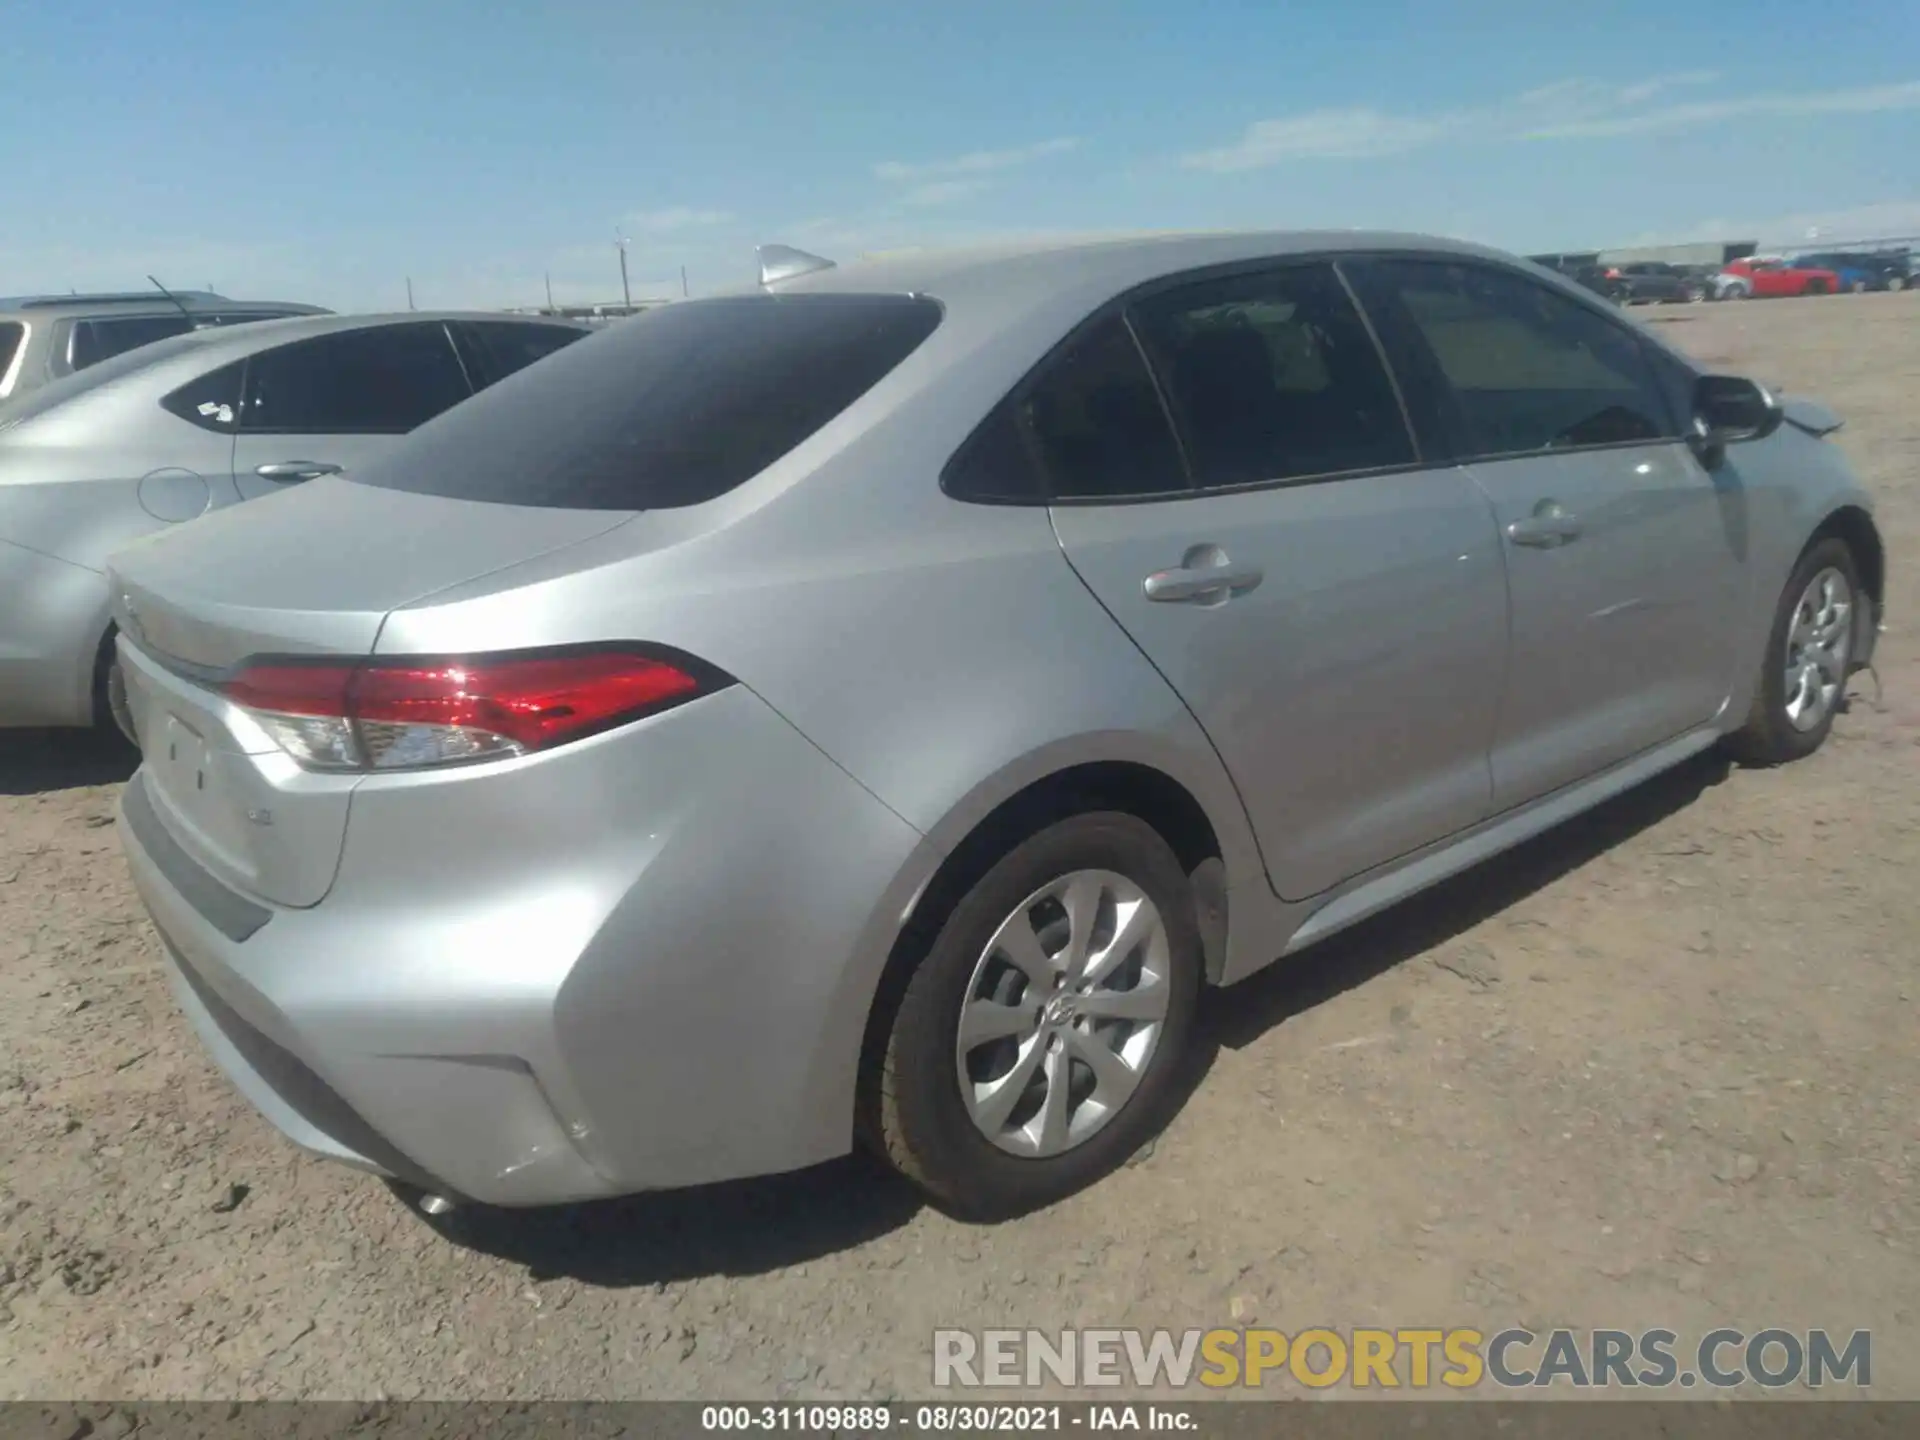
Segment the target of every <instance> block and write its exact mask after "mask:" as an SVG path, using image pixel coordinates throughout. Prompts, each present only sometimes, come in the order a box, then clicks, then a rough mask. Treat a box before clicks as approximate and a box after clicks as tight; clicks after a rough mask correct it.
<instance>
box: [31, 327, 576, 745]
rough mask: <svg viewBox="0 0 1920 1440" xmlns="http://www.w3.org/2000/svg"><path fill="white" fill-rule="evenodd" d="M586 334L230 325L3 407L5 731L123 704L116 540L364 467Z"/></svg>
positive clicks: (98, 713)
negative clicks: (113, 569) (111, 584)
mask: <svg viewBox="0 0 1920 1440" xmlns="http://www.w3.org/2000/svg"><path fill="white" fill-rule="evenodd" d="M587 333H588V332H587V330H586V329H585V328H584V327H582V326H578V325H573V324H570V323H568V322H566V321H553V320H548V321H529V320H516V319H512V318H509V317H505V316H499V315H452V314H448V315H433V314H418V313H413V312H409V313H406V314H402V315H375V316H366V315H360V316H336V315H316V316H309V317H304V318H297V319H288V320H263V321H259V322H257V323H252V324H247V325H244V326H234V325H219V326H215V327H212V328H208V329H202V330H195V331H192V332H190V333H188V334H185V335H178V336H175V337H174V338H172V339H169V340H160V341H157V342H155V343H153V344H151V345H144V346H141V347H140V348H138V349H132V350H128V351H125V352H124V353H122V354H120V355H117V356H115V357H113V358H112V359H108V360H103V361H101V362H99V363H98V364H95V365H92V366H89V367H88V368H86V369H84V370H81V371H79V372H78V373H75V374H71V375H68V376H66V377H65V378H63V379H59V380H55V381H53V382H52V383H51V384H48V385H43V386H41V387H40V388H39V389H38V390H36V391H35V392H34V393H33V394H31V395H28V396H24V397H21V398H20V399H17V400H15V401H13V402H12V403H11V404H9V405H8V406H7V407H5V408H0V727H4V726H18V725H48V726H68V725H79V726H84V725H92V724H96V723H99V722H101V721H103V720H105V719H106V718H107V717H108V716H109V715H110V714H112V713H113V711H114V709H115V701H116V695H117V688H116V686H117V681H116V678H115V673H114V670H113V667H112V664H111V657H112V653H113V652H112V644H111V624H110V621H109V618H108V600H109V598H110V597H109V596H108V594H107V581H106V576H105V573H104V572H105V566H106V558H107V556H108V554H109V553H110V552H111V551H113V550H115V549H117V548H118V547H120V546H122V545H125V544H127V543H129V542H131V541H133V540H137V539H139V538H140V537H141V536H144V535H147V534H150V533H152V532H153V531H155V530H160V529H164V528H166V527H168V526H170V525H178V524H180V523H182V522H183V521H188V520H192V519H194V518H195V517H196V516H199V515H202V514H204V513H206V512H207V511H209V510H214V509H218V508H220V507H222V506H225V505H232V504H236V503H238V502H240V501H242V500H251V499H254V498H256V497H258V496H261V495H270V494H273V493H274V492H276V491H279V490H284V489H286V488H288V487H289V486H293V485H297V484H299V483H300V482H301V481H304V480H308V479H312V478H313V477H315V476H319V475H332V474H337V473H339V472H340V471H342V470H345V469H350V468H352V467H354V466H358V465H361V464H364V463H365V462H366V461H368V460H371V459H373V458H374V457H375V456H377V455H379V454H380V453H381V452H382V451H384V450H387V449H388V448H390V447H391V446H392V445H394V444H395V443H396V442H397V441H398V439H399V438H400V437H401V436H402V435H405V434H406V433H407V432H408V431H409V430H412V429H413V428H414V427H416V426H418V425H420V424H421V423H423V422H424V421H426V420H429V419H431V418H432V417H433V416H435V415H438V414H439V413H440V412H441V411H443V410H446V409H448V408H449V407H451V406H453V405H457V404H458V403H459V402H460V401H462V400H465V399H466V398H468V397H469V396H470V395H472V394H473V393H474V392H475V391H476V390H481V389H484V388H486V387H487V386H488V385H491V384H492V383H494V382H495V381H496V380H499V379H501V378H502V377H504V376H506V375H510V374H512V373H513V372H514V371H516V370H519V369H521V368H523V367H524V366H526V365H528V364H530V363H532V362H533V361H535V360H538V359H540V358H541V357H542V356H544V355H547V354H550V353H551V352H553V351H554V350H558V349H560V348H561V347H563V346H565V345H569V344H571V343H572V342H573V341H575V340H577V339H580V338H581V337H583V336H584V335H586V334H587ZM349 559H350V557H349V556H346V555H338V556H334V557H332V559H331V561H330V562H329V563H346V562H347V561H348V560H349Z"/></svg>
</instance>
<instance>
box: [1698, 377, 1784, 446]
mask: <svg viewBox="0 0 1920 1440" xmlns="http://www.w3.org/2000/svg"><path fill="white" fill-rule="evenodd" d="M1780 420H1781V410H1780V402H1779V401H1777V400H1775V399H1774V398H1773V396H1772V395H1770V394H1768V393H1767V390H1766V388H1765V387H1764V386H1761V385H1757V384H1755V383H1754V382H1753V381H1751V380H1747V379H1744V378H1742V377H1741V376H1738V375H1702V376H1701V377H1700V378H1699V379H1698V380H1696V381H1694V384H1693V425H1694V434H1695V435H1696V436H1697V437H1698V438H1699V439H1700V440H1701V441H1702V442H1704V443H1705V444H1708V445H1728V444H1731V443H1733V442H1734V441H1737V440H1760V439H1764V438H1765V437H1766V436H1768V435H1771V434H1772V433H1773V432H1774V431H1775V430H1778V429H1779V428H1780Z"/></svg>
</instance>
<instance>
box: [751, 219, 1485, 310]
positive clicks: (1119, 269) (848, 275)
mask: <svg viewBox="0 0 1920 1440" xmlns="http://www.w3.org/2000/svg"><path fill="white" fill-rule="evenodd" d="M1367 251H1425V252H1432V251H1440V252H1444V253H1448V254H1457V255H1460V256H1463V257H1466V256H1477V257H1481V258H1486V259H1495V260H1499V261H1501V262H1502V263H1505V264H1513V263H1515V260H1514V257H1513V256H1511V255H1509V254H1507V253H1505V252H1504V251H1499V250H1493V249H1490V248H1488V247H1486V246H1481V245H1473V244H1469V243H1467V242H1465V241H1460V240H1448V239H1442V238H1441V237H1438V236H1433V235H1419V234H1409V233H1406V232H1401V231H1385V230H1272V231H1187V232H1166V233H1146V234H1127V235H1095V236H1077V237H1076V236H1061V237H1042V238H1038V239H1023V240H1010V241H1006V242H1002V243H997V244H983V245H976V246H970V247H964V248H955V249H943V250H900V251H894V252H890V253H879V254H874V255H868V256H864V257H862V258H860V259H857V260H853V261H850V262H848V263H845V264H836V265H835V266H834V268H832V269H830V270H815V271H810V272H808V273H806V274H804V275H799V276H795V277H793V278H792V279H787V280H780V281H776V282H775V283H774V284H773V285H772V286H771V287H769V288H771V289H772V290H773V291H774V292H775V293H778V294H787V293H791V292H799V291H848V290H866V291H893V292H896V293H902V292H907V293H923V294H928V295H932V296H933V297H935V298H936V299H942V300H945V299H949V298H955V297H958V296H960V295H962V294H965V295H967V296H968V297H977V296H981V295H984V294H986V293H989V292H993V291H1001V292H1004V293H1006V294H1008V295H1014V294H1023V293H1030V292H1034V291H1044V290H1047V289H1050V288H1055V287H1059V286H1061V285H1072V286H1073V287H1074V288H1076V289H1079V288H1084V287H1092V288H1102V287H1106V288H1111V290H1112V291H1113V292H1115V293H1118V292H1120V291H1124V290H1128V289H1131V288H1132V287H1133V286H1135V285H1141V284H1146V283H1148V282H1150V281H1152V280H1156V279H1159V278H1161V277H1162V276H1166V275H1173V274H1178V273H1179V272H1181V271H1184V270H1197V269H1202V268H1204V267H1207V266H1210V265H1230V264H1233V263H1234V262H1236V261H1247V260H1260V259H1265V258H1269V257H1273V258H1280V257H1284V256H1288V255H1306V254H1323V253H1333V254H1339V253H1358V252H1367Z"/></svg>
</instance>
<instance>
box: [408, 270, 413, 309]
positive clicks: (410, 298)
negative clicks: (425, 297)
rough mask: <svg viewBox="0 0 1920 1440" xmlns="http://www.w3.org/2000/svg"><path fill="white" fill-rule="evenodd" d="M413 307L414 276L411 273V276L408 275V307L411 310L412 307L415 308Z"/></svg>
mask: <svg viewBox="0 0 1920 1440" xmlns="http://www.w3.org/2000/svg"><path fill="white" fill-rule="evenodd" d="M413 308H414V304H413V277H412V276H411V275H409V276H408V277H407V309H409V310H411V309H413Z"/></svg>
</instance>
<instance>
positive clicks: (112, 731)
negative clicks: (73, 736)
mask: <svg viewBox="0 0 1920 1440" xmlns="http://www.w3.org/2000/svg"><path fill="white" fill-rule="evenodd" d="M118 634H119V632H118V631H117V630H116V629H115V628H114V627H113V626H111V625H109V626H108V627H107V633H106V635H105V636H103V637H102V638H101V641H100V653H99V656H98V657H97V658H96V659H95V661H94V665H93V728H94V731H95V732H96V733H97V734H100V735H103V736H105V737H107V738H108V739H110V740H112V739H116V738H117V739H120V740H124V741H126V743H127V744H129V745H131V746H133V748H134V749H136V750H138V749H139V748H140V737H139V736H138V735H136V734H135V733H134V729H133V712H132V711H131V710H129V709H128V708H127V677H126V676H125V675H124V674H123V673H121V670H120V651H119V647H118V645H117V644H116V643H115V641H116V639H117V637H118Z"/></svg>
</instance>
